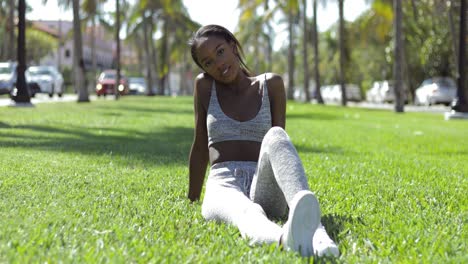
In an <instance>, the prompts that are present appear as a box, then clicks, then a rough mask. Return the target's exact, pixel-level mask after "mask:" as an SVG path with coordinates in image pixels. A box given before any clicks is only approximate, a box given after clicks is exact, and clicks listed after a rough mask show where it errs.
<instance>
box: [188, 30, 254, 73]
mask: <svg viewBox="0 0 468 264" xmlns="http://www.w3.org/2000/svg"><path fill="white" fill-rule="evenodd" d="M209 36H216V37H220V38H223V39H225V40H226V41H227V42H228V43H232V42H233V43H234V44H235V45H236V49H237V51H238V52H237V54H236V55H237V57H238V58H239V62H240V65H241V68H242V71H243V72H244V73H245V74H247V75H248V76H250V75H251V72H250V70H249V68H248V67H247V65H246V64H245V62H244V59H243V58H244V51H243V50H242V46H241V44H240V43H239V41H238V40H237V39H236V37H235V36H234V35H233V34H232V33H231V32H230V31H229V30H227V29H226V28H224V27H222V26H219V25H206V26H203V27H201V28H199V29H198V30H197V32H195V34H194V35H193V36H192V38H191V39H190V40H189V42H188V44H189V46H190V50H191V53H192V59H193V61H194V62H195V63H196V64H197V65H198V67H200V68H201V69H202V70H203V67H202V65H201V64H200V62H199V61H198V58H197V54H196V47H197V44H198V40H199V39H200V38H202V37H209Z"/></svg>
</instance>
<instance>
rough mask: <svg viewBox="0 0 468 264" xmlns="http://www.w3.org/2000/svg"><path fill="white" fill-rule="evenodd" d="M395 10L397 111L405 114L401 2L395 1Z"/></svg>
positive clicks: (394, 66)
mask: <svg viewBox="0 0 468 264" xmlns="http://www.w3.org/2000/svg"><path fill="white" fill-rule="evenodd" d="M393 4H394V9H395V22H394V25H395V26H394V27H395V50H394V52H395V62H394V64H393V75H394V80H395V111H396V112H398V113H402V112H404V100H405V99H404V92H403V32H402V19H403V10H402V6H401V0H394V1H393Z"/></svg>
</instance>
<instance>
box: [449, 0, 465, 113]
mask: <svg viewBox="0 0 468 264" xmlns="http://www.w3.org/2000/svg"><path fill="white" fill-rule="evenodd" d="M460 1H461V3H460V34H459V38H460V39H459V41H460V42H459V44H458V50H459V54H458V73H459V74H458V88H457V99H456V102H455V104H454V106H453V107H452V109H453V110H455V111H457V112H462V113H468V98H467V94H468V91H467V90H468V87H465V86H466V70H465V69H466V67H465V66H466V36H467V32H466V12H467V10H466V0H460Z"/></svg>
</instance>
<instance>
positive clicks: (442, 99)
mask: <svg viewBox="0 0 468 264" xmlns="http://www.w3.org/2000/svg"><path fill="white" fill-rule="evenodd" d="M456 96H457V85H456V83H455V81H454V80H453V79H452V78H450V77H433V78H429V79H426V80H424V81H423V82H422V83H421V85H420V86H419V87H418V88H417V89H416V91H415V102H414V103H415V104H416V105H427V106H429V105H433V104H445V105H447V106H448V105H450V103H451V102H452V101H453V100H454V99H455V98H456Z"/></svg>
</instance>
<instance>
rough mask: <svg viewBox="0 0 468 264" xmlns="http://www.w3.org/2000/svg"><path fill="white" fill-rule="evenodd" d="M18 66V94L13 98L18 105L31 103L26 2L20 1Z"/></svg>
mask: <svg viewBox="0 0 468 264" xmlns="http://www.w3.org/2000/svg"><path fill="white" fill-rule="evenodd" d="M16 50H17V57H18V66H17V67H16V74H17V75H16V76H17V77H16V88H17V94H16V95H15V96H14V97H13V100H14V101H15V102H16V103H30V102H31V98H30V97H29V91H28V87H27V83H26V77H25V75H24V72H25V71H26V1H25V0H19V1H18V48H17V49H16Z"/></svg>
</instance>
